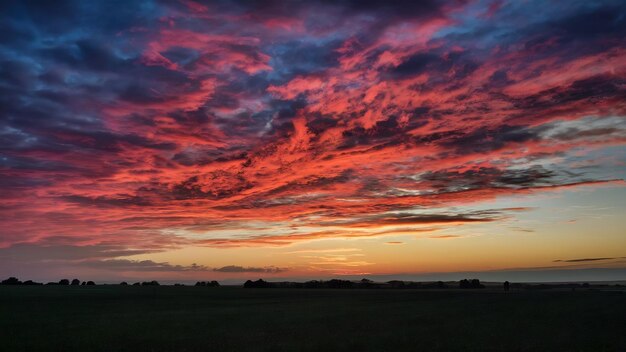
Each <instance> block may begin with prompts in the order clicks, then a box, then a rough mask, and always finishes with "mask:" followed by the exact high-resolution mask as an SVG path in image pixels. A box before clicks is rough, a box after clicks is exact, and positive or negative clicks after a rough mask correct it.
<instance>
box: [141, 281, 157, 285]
mask: <svg viewBox="0 0 626 352" xmlns="http://www.w3.org/2000/svg"><path fill="white" fill-rule="evenodd" d="M141 286H159V283H158V282H157V281H155V280H152V281H144V282H142V283H141Z"/></svg>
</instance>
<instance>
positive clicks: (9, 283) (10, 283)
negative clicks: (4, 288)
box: [2, 276, 22, 285]
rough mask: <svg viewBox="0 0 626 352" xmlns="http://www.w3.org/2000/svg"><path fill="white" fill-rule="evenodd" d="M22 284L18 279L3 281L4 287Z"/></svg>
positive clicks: (11, 278) (12, 278)
mask: <svg viewBox="0 0 626 352" xmlns="http://www.w3.org/2000/svg"><path fill="white" fill-rule="evenodd" d="M21 283H22V282H21V281H20V280H18V279H17V278H16V277H12V276H11V277H10V278H8V279H6V280H2V285H20V284H21Z"/></svg>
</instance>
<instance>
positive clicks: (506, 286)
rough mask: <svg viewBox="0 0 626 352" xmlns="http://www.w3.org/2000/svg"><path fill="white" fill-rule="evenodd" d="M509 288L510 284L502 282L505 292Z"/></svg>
mask: <svg viewBox="0 0 626 352" xmlns="http://www.w3.org/2000/svg"><path fill="white" fill-rule="evenodd" d="M510 286H511V284H510V283H509V282H508V281H505V282H504V290H505V291H508V290H509V288H510Z"/></svg>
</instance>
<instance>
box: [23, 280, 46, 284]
mask: <svg viewBox="0 0 626 352" xmlns="http://www.w3.org/2000/svg"><path fill="white" fill-rule="evenodd" d="M22 285H43V284H42V283H41V282H35V281H33V280H26V281H24V282H23V283H22Z"/></svg>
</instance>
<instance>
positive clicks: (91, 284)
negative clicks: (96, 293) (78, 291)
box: [87, 281, 96, 286]
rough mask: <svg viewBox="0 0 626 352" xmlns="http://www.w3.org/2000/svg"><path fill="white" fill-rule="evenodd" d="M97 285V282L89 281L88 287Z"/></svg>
mask: <svg viewBox="0 0 626 352" xmlns="http://www.w3.org/2000/svg"><path fill="white" fill-rule="evenodd" d="M95 284H96V283H95V282H93V281H87V286H93V285H95Z"/></svg>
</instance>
